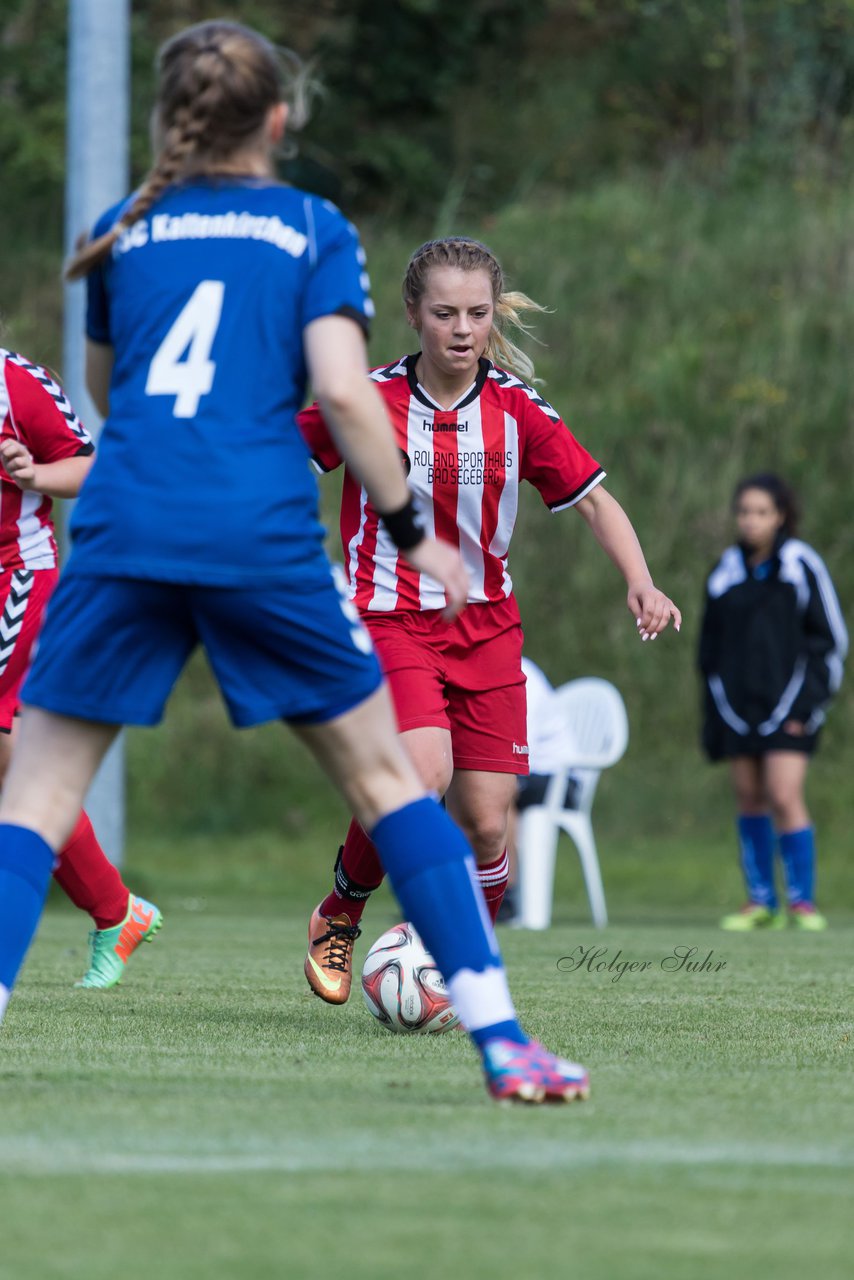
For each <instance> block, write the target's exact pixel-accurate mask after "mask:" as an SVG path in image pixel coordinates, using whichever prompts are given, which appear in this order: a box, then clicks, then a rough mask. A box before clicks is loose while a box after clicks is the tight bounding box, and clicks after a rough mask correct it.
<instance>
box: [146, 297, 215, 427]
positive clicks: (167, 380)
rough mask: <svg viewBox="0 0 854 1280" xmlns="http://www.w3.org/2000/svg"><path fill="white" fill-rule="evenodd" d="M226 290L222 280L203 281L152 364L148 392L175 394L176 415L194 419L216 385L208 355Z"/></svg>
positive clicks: (173, 411) (147, 384) (212, 363)
mask: <svg viewBox="0 0 854 1280" xmlns="http://www.w3.org/2000/svg"><path fill="white" fill-rule="evenodd" d="M224 293H225V285H224V284H223V282H222V280H203V281H202V283H201V284H200V285H199V286H198V287H197V288H196V289H195V290H194V291H193V295H192V297H191V298H190V300H189V301H188V302H187V304H186V306H185V307H184V308H183V309H182V311H181V313H180V315H179V316H178V318H177V319H176V321H175V323H174V324H173V325H172V328H171V329H170V330H169V332H168V333H167V334H166V337H165V338H164V339H163V341H162V342H161V344H160V346H159V347H158V348H157V351H156V352H155V355H154V359H153V360H152V361H151V364H150V365H149V368H148V381H147V382H146V384H145V394H146V395H147V396H175V407H174V409H173V410H172V413H173V415H174V416H175V417H176V418H194V417H195V416H196V411H197V410H198V407H199V400H200V399H201V398H202V396H206V395H207V394H208V392H209V391H210V389H211V387H212V386H213V380H214V374H215V373H216V365H215V364H214V362H213V360H209V359H208V357H209V356H210V353H211V347H212V346H213V341H214V338H215V337H216V331H217V327H218V326H219V318H220V315H221V314H222V299H223V294H224ZM182 356H184V357H185V358H184V359H182V358H181V357H182Z"/></svg>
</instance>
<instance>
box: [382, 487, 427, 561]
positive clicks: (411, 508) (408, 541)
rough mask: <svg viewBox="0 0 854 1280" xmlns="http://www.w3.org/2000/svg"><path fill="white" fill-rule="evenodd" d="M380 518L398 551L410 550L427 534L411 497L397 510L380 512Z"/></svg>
mask: <svg viewBox="0 0 854 1280" xmlns="http://www.w3.org/2000/svg"><path fill="white" fill-rule="evenodd" d="M380 520H382V522H383V524H384V525H385V527H386V528H387V529H388V532H389V536H390V537H391V540H392V542H393V543H394V545H395V546H396V547H397V549H398V550H399V551H411V550H412V548H413V547H417V546H418V544H419V542H423V541H424V539H425V538H426V536H427V534H426V533H425V531H424V524H423V522H422V519H421V513H420V511H419V510H418V508H417V507H416V505H415V502H414V500H413V499H412V498H410V499H409V501H408V502H407V504H406V506H405V507H401V508H400V509H399V510H398V511H389V512H388V513H387V514H386V515H383V514H382V513H380Z"/></svg>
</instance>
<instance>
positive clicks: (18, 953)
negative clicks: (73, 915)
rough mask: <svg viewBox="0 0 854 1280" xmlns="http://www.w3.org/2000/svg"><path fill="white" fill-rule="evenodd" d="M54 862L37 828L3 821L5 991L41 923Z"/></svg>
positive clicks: (0, 900)
mask: <svg viewBox="0 0 854 1280" xmlns="http://www.w3.org/2000/svg"><path fill="white" fill-rule="evenodd" d="M53 863H54V854H53V850H52V849H51V847H50V845H49V844H47V843H46V842H45V841H44V840H43V839H42V838H41V836H40V835H37V834H36V833H35V831H30V829H29V828H28V827H16V826H12V825H11V824H10V823H6V822H4V823H0V987H5V989H6V993H8V992H9V991H11V990H12V987H13V986H14V984H15V979H16V978H17V976H18V970H19V969H20V967H21V965H22V964H23V962H24V956H25V955H26V954H27V951H28V950H29V946H30V943H31V942H32V940H33V935H34V934H35V931H36V928H37V927H38V923H39V920H40V918H41V913H42V908H43V907H44V901H45V898H46V897H47V890H48V886H49V884H50V877H51V874H52V872H53ZM0 994H2V993H0Z"/></svg>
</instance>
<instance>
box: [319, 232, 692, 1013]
mask: <svg viewBox="0 0 854 1280" xmlns="http://www.w3.org/2000/svg"><path fill="white" fill-rule="evenodd" d="M403 297H404V302H405V305H406V314H407V319H408V322H409V324H410V325H411V327H412V328H413V329H414V330H415V331H416V332H417V334H418V335H419V338H420V341H421V350H420V352H419V353H418V354H416V355H410V356H405V357H403V358H402V359H400V360H398V361H396V362H395V363H393V364H390V365H387V366H385V367H384V368H381V369H377V370H375V371H374V372H373V373H372V374H371V377H372V378H373V380H374V382H375V383H376V385H377V387H378V388H379V390H380V392H381V394H382V396H383V399H384V400H385V403H386V408H387V410H388V413H389V417H390V418H391V421H392V424H393V427H394V430H395V433H396V437H397V442H398V445H399V447H400V450H401V454H402V457H403V459H404V465H405V467H406V470H407V473H408V477H409V484H410V487H411V489H412V490H413V492H414V493H415V495H416V498H417V500H418V502H419V505H420V508H421V512H422V513H423V517H424V521H425V525H426V528H427V529H428V531H429V532H430V533H435V535H436V536H437V537H441V538H443V539H445V540H446V541H448V542H451V543H453V544H454V545H456V546H457V547H459V549H460V553H461V555H462V558H463V560H464V562H465V565H466V568H467V570H468V573H469V578H470V589H469V597H468V601H469V603H468V607H467V608H466V610H465V612H464V613H463V614H462V615H460V616H459V617H458V618H456V619H455V620H453V621H450V622H449V621H447V620H446V618H445V617H444V615H443V610H444V608H445V604H446V601H445V596H444V593H443V592H442V590H441V588H440V587H439V585H438V584H437V583H435V582H433V581H432V580H431V579H430V578H428V577H426V576H425V575H423V574H419V573H418V572H417V571H416V570H415V569H414V568H413V567H412V566H411V565H409V564H408V563H407V562H406V561H405V560H404V558H403V557H402V556H400V554H399V553H398V551H397V549H396V547H395V545H394V543H393V541H392V540H391V538H390V537H389V534H388V532H387V531H386V529H385V528H384V527H383V525H382V524H381V522H380V520H379V518H378V516H377V513H376V511H375V510H374V509H373V508H372V506H371V504H370V502H369V500H368V497H367V494H366V492H365V490H364V488H363V487H362V486H361V485H360V484H359V482H358V480H357V479H356V478H355V477H354V476H353V475H352V474H351V472H350V471H349V470H346V471H345V475H344V488H343V497H342V505H341V537H342V543H343V548H344V554H345V558H346V563H347V572H348V577H349V585H350V597H351V599H352V600H353V602H354V604H355V606H356V607H357V609H358V610H359V613H360V614H361V617H362V619H363V621H364V622H365V623H366V625H367V627H368V630H369V632H370V634H371V637H372V639H373V641H374V644H375V646H376V649H377V652H378V655H379V657H380V660H381V662H382V664H383V667H384V669H385V672H386V675H387V677H388V680H389V684H390V686H391V690H392V694H393V696H394V701H395V708H396V711H397V718H398V726H399V729H400V732H401V734H402V735H403V737H404V740H405V742H406V746H407V748H408V750H409V753H410V755H411V756H412V758H413V760H414V761H415V764H416V766H417V767H418V769H419V772H420V774H421V777H422V779H423V781H424V782H425V783H426V785H427V786H429V787H431V788H433V789H434V790H436V791H437V792H439V793H440V794H443V795H445V796H446V799H447V805H448V809H449V810H450V812H451V813H452V814H453V816H454V817H455V818H456V820H457V822H458V823H459V824H460V826H461V827H462V828H463V830H464V831H465V832H466V834H467V835H468V837H469V839H470V841H471V843H472V845H473V847H474V850H475V853H476V856H477V861H478V876H479V879H480V882H481V887H482V889H483V891H484V895H485V898H486V904H487V907H488V909H489V911H490V914H491V915H492V918H493V919H494V918H495V915H496V913H497V911H498V907H499V906H500V903H501V898H502V896H503V893H504V889H505V887H506V884H507V855H506V834H507V820H508V812H509V809H510V805H511V802H512V800H513V796H514V794H515V788H516V776H517V775H519V774H525V773H527V771H528V747H527V735H526V716H525V678H524V675H523V674H522V668H521V653H522V630H521V625H520V620H519V612H518V609H517V606H516V601H515V599H514V596H513V584H512V581H511V578H510V574H509V571H508V567H507V556H508V551H509V546H510V539H511V536H512V533H513V527H514V524H515V520H516V513H517V509H518V502H519V484H520V481H522V480H528V481H529V482H530V483H531V484H533V485H534V486H535V488H536V489H537V490H538V491H539V493H540V495H541V497H542V498H543V501H544V502H545V503H546V505H547V506H548V507H549V508H550V509H551V510H552V511H562V510H563V509H564V508H567V507H574V508H575V509H576V510H577V511H578V512H579V513H580V514H581V515H582V516H583V518H584V520H585V521H586V522H587V524H588V525H589V527H590V529H591V531H592V533H593V535H594V537H595V538H596V539H597V541H598V542H599V544H600V545H601V546H602V548H603V549H604V551H605V552H606V554H607V555H608V556H609V557H610V558H611V560H612V561H613V562H614V564H615V565H616V566H617V568H618V569H619V570H620V572H621V573H622V575H623V577H624V579H625V581H626V584H627V587H628V599H627V602H628V606H629V609H630V610H631V612H632V615H633V617H634V618H635V621H636V625H637V628H638V631H639V633H640V635H641V638H642V639H643V640H648V639H654V638H655V636H657V635H658V633H659V632H660V631H663V630H664V629H665V627H666V626H667V625H668V623H669V622H670V620H671V619H673V621H674V623H675V625H676V629H677V630H678V629H679V626H680V623H681V617H680V614H679V610H678V609H677V608H676V606H675V605H674V604H673V602H672V601H671V600H669V599H668V598H667V596H665V595H664V594H663V593H662V592H661V591H659V590H658V588H657V587H656V586H655V585H654V583H653V581H652V578H651V576H650V572H649V569H648V568H647V565H646V561H645V559H644V555H643V552H642V550H641V547H640V544H639V543H638V539H637V537H636V535H635V532H634V529H633V528H632V525H631V523H630V522H629V519H628V517H627V516H626V514H625V512H624V511H623V509H622V507H621V506H620V505H619V503H618V502H617V501H616V500H615V499H614V498H612V497H611V495H610V494H609V493H608V492H607V491H606V490H605V488H604V487H603V485H602V480H603V478H604V475H605V473H604V471H603V469H602V467H601V466H600V465H599V463H598V462H596V461H595V459H594V458H593V457H591V455H590V454H589V453H588V452H587V450H586V449H585V448H583V446H582V445H581V444H579V442H578V441H577V440H576V439H575V438H574V436H573V435H572V433H571V432H570V431H569V429H568V428H567V426H566V425H565V423H564V422H563V421H562V420H561V418H560V415H559V414H558V413H557V411H556V410H555V409H553V408H552V406H551V405H550V404H548V403H547V401H546V400H544V399H543V397H542V396H541V395H540V394H539V393H538V392H537V391H536V390H534V388H533V386H531V385H530V384H531V380H532V378H533V367H532V365H531V362H530V360H529V359H528V358H527V356H525V355H524V353H523V352H521V351H520V350H519V349H518V348H517V347H516V346H515V345H514V344H513V343H512V341H511V340H510V338H509V337H508V335H507V332H506V330H507V327H510V328H513V327H515V328H519V329H522V330H524V328H525V326H524V323H523V321H522V318H521V317H522V315H523V313H525V312H527V311H531V310H534V311H541V310H542V308H541V307H539V306H537V304H536V303H533V302H532V301H531V300H530V299H529V298H527V297H526V296H525V295H524V294H519V293H510V292H508V291H507V290H506V288H505V285H504V277H503V273H502V269H501V266H500V265H499V263H498V261H497V260H496V258H495V256H494V254H493V253H492V252H491V251H490V250H489V249H488V248H487V247H486V246H485V245H483V244H480V243H479V242H478V241H475V240H469V239H465V238H453V239H445V240H433V241H430V242H429V243H427V244H424V245H422V246H421V248H419V249H418V250H416V252H415V253H414V254H413V256H412V258H411V260H410V262H409V266H408V268H407V271H406V277H405V280H404V285H403ZM300 425H301V428H302V431H303V434H304V436H305V438H306V440H307V442H308V444H309V447H310V449H311V451H312V454H313V456H314V459H315V462H316V464H317V465H318V466H319V467H320V468H321V469H322V470H326V471H328V470H331V469H333V468H334V467H337V466H338V465H340V463H341V457H340V455H339V453H338V451H337V450H336V448H335V445H334V443H333V441H332V439H331V437H330V435H329V433H328V432H327V430H326V427H325V424H324V422H323V418H322V416H321V413H320V410H319V409H318V407H317V406H316V405H314V406H312V407H311V408H309V409H306V410H305V411H303V413H302V414H301V415H300ZM381 880H382V869H381V866H380V862H379V860H378V858H377V855H376V851H375V850H374V848H373V845H372V844H371V843H370V841H369V840H368V838H367V836H366V835H365V833H364V832H363V831H362V830H361V828H360V827H359V826H358V824H356V823H355V822H354V823H352V824H351V826H350V830H349V832H348V834H347V838H346V841H345V843H344V845H343V848H342V850H341V852H340V853H339V856H338V861H337V864H336V868H335V881H334V888H333V890H332V892H331V893H330V894H329V896H328V897H327V898H326V899H325V900H324V901H323V902H322V903H321V904H320V906H319V907H318V908H317V910H316V911H315V912H314V914H313V916H312V919H311V923H310V926H309V950H308V955H307V957H306V965H305V972H306V976H307V978H308V981H309V984H310V985H311V987H312V989H313V990H314V991H315V992H316V993H317V994H318V995H319V996H321V997H322V998H323V999H325V1000H327V1001H328V1002H329V1003H333V1004H338V1003H343V1002H344V1001H345V1000H346V999H347V996H348V994H349V988H350V965H351V955H352V946H353V942H354V941H355V938H356V937H357V936H358V932H359V930H358V921H359V919H360V917H361V914H362V910H363V908H364V904H365V901H366V899H367V897H368V896H369V895H370V893H371V892H372V891H373V890H374V889H375V888H376V887H377V886H378V885H379V884H380V882H381Z"/></svg>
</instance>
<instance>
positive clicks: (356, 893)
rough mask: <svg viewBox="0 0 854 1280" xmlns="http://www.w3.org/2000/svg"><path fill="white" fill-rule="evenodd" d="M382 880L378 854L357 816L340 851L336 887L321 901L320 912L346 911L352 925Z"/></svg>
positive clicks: (328, 913)
mask: <svg viewBox="0 0 854 1280" xmlns="http://www.w3.org/2000/svg"><path fill="white" fill-rule="evenodd" d="M382 882H383V869H382V865H381V863H380V859H379V855H378V854H377V851H376V849H375V848H374V846H373V844H372V843H371V841H370V840H369V839H368V837H367V836H366V835H365V832H364V831H363V830H362V828H361V827H360V826H359V824H358V822H357V821H356V819H355V818H354V819H353V821H352V822H351V823H350V830H349V831H348V832H347V839H346V840H345V841H344V844H343V845H342V847H341V848H340V849H339V850H338V861H337V862H336V863H335V888H334V889H333V890H332V892H331V893H330V894H329V897H328V898H324V899H323V901H322V902H321V904H320V914H321V915H322V916H328V917H329V918H330V919H332V918H333V917H334V916H340V915H342V914H345V915H348V916H349V917H350V923H351V924H358V923H359V921H360V920H361V918H362V912H363V911H364V909H365V903H366V902H367V900H368V898H369V897H370V896H371V894H372V893H373V891H374V889H378V888H379V887H380V885H381V884H382Z"/></svg>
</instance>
